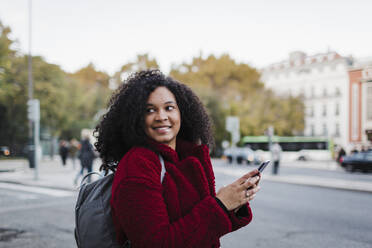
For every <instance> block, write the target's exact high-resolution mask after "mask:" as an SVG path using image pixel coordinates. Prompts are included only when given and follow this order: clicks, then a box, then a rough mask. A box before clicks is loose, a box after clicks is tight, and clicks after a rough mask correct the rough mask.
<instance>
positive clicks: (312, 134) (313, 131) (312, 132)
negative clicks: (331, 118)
mask: <svg viewBox="0 0 372 248" xmlns="http://www.w3.org/2000/svg"><path fill="white" fill-rule="evenodd" d="M310 130H311V131H310V132H311V136H314V135H315V127H314V125H313V124H311V126H310Z"/></svg>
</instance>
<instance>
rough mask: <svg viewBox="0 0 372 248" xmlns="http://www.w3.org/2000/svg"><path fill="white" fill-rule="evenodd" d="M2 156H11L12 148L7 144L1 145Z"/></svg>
mask: <svg viewBox="0 0 372 248" xmlns="http://www.w3.org/2000/svg"><path fill="white" fill-rule="evenodd" d="M0 156H5V157H8V156H10V150H9V148H8V147H7V146H0Z"/></svg>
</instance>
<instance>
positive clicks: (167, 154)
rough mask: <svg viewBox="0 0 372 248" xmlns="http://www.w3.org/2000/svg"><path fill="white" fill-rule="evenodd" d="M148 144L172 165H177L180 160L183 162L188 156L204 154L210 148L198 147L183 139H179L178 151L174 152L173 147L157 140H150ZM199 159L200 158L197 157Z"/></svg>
mask: <svg viewBox="0 0 372 248" xmlns="http://www.w3.org/2000/svg"><path fill="white" fill-rule="evenodd" d="M147 144H148V146H149V147H150V149H152V150H153V151H155V152H156V153H159V154H160V155H162V156H163V157H164V159H165V160H168V161H170V162H172V163H177V162H178V161H179V160H183V159H184V158H186V157H188V156H191V155H193V156H195V155H197V154H202V153H203V151H205V150H207V151H208V147H207V146H206V145H204V144H202V145H196V144H194V143H192V142H189V141H185V140H182V139H177V141H176V150H173V149H172V148H171V147H169V146H167V145H165V144H161V143H159V142H156V141H155V140H152V139H148V140H147ZM197 157H199V156H197Z"/></svg>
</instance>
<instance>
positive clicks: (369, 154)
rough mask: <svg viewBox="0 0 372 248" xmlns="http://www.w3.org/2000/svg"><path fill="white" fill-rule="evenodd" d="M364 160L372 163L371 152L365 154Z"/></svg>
mask: <svg viewBox="0 0 372 248" xmlns="http://www.w3.org/2000/svg"><path fill="white" fill-rule="evenodd" d="M366 159H367V160H368V161H372V152H369V153H367V155H366Z"/></svg>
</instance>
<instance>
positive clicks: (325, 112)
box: [323, 104, 327, 116]
mask: <svg viewBox="0 0 372 248" xmlns="http://www.w3.org/2000/svg"><path fill="white" fill-rule="evenodd" d="M323 116H327V105H325V104H323Z"/></svg>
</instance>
